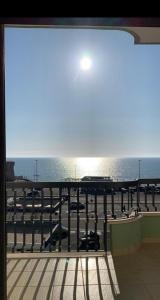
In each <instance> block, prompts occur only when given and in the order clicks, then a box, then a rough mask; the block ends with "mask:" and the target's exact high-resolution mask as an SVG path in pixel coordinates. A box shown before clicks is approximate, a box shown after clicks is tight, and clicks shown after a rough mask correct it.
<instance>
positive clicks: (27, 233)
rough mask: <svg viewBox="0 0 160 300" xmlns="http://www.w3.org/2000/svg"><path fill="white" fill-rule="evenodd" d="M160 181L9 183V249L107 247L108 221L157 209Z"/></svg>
mask: <svg viewBox="0 0 160 300" xmlns="http://www.w3.org/2000/svg"><path fill="white" fill-rule="evenodd" d="M159 183H160V180H159V179H154V180H153V179H152V180H150V179H147V180H142V179H141V180H137V181H130V182H108V183H106V182H36V183H32V182H23V183H18V182H16V183H15V182H8V183H7V189H6V198H7V206H6V229H7V249H8V251H12V252H15V251H22V252H24V251H31V252H33V251H41V252H42V251H50V252H51V251H59V252H60V251H72V250H74V251H101V250H102V251H107V250H108V249H109V224H108V220H110V219H116V218H128V217H129V216H133V215H134V216H135V215H136V212H138V211H157V210H160V187H159V186H158V184H159ZM133 212H134V214H133Z"/></svg>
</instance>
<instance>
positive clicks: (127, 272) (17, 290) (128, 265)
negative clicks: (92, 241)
mask: <svg viewBox="0 0 160 300" xmlns="http://www.w3.org/2000/svg"><path fill="white" fill-rule="evenodd" d="M7 274H8V277H7V286H8V288H7V293H8V299H12V300H18V299H26V300H32V299H37V300H40V299H42V300H49V299H50V300H51V299H52V300H59V299H60V300H62V299H64V300H70V299H74V300H75V299H76V300H83V299H88V300H89V299H90V300H92V299H95V300H99V299H101V300H102V299H103V300H113V299H117V300H133V299H135V300H149V299H150V300H158V299H160V244H148V245H143V246H142V247H141V249H140V250H139V251H137V252H136V253H134V254H130V255H125V256H116V257H112V255H111V254H108V255H103V254H98V253H97V254H93V255H90V254H89V253H88V254H84V255H82V254H81V253H79V254H78V253H72V254H70V255H68V256H67V255H64V254H61V253H57V255H56V254H55V253H54V254H53V253H38V254H37V253H26V254H20V253H17V254H8V261H7Z"/></svg>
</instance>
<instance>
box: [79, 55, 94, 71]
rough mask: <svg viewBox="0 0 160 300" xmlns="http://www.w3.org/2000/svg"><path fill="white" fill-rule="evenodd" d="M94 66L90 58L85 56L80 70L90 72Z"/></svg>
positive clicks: (81, 61)
mask: <svg viewBox="0 0 160 300" xmlns="http://www.w3.org/2000/svg"><path fill="white" fill-rule="evenodd" d="M91 66H92V60H91V58H90V57H89V56H83V57H82V59H81V60H80V68H81V70H83V71H88V70H90V68H91Z"/></svg>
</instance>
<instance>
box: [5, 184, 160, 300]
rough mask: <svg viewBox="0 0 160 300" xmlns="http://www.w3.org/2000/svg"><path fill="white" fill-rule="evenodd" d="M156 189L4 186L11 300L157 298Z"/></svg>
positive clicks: (159, 210) (159, 207) (159, 236)
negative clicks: (5, 188) (5, 187)
mask: <svg viewBox="0 0 160 300" xmlns="http://www.w3.org/2000/svg"><path fill="white" fill-rule="evenodd" d="M159 183H160V180H158V179H154V180H153V179H152V180H149V179H148V180H137V181H132V182H108V183H104V182H54V183H48V182H45V183H40V182H39V183H32V182H24V183H7V191H6V195H7V212H6V227H7V250H8V255H7V274H8V277H7V280H8V281H7V293H8V299H16V300H17V299H55V298H57V299H67V297H68V298H69V299H136V300H137V299H158V298H156V297H157V295H158V293H159V292H160V282H159V278H160V276H159V275H160V271H159V268H158V264H159V261H160V254H159V253H160V251H159V250H160V244H159V241H160V233H159V230H158V228H159V226H160V189H159ZM64 229H65V234H63V233H64ZM90 231H92V234H91V236H90ZM97 237H98V238H97Z"/></svg>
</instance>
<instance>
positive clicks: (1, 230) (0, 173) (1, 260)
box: [0, 25, 7, 300]
mask: <svg viewBox="0 0 160 300" xmlns="http://www.w3.org/2000/svg"><path fill="white" fill-rule="evenodd" d="M0 143H1V151H0V249H1V250H0V270H1V280H0V282H1V283H0V299H1V300H5V299H7V285H6V226H5V221H6V197H5V171H6V139H5V71H4V25H0Z"/></svg>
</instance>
